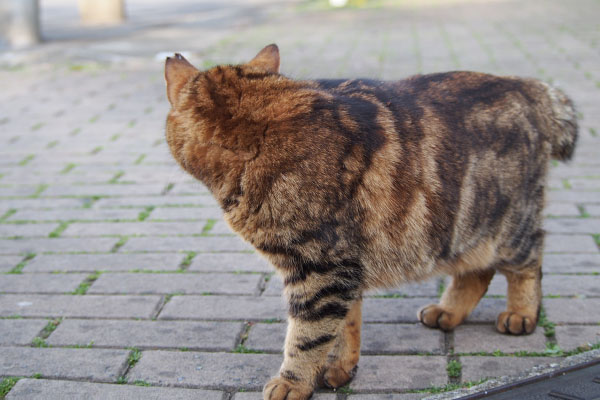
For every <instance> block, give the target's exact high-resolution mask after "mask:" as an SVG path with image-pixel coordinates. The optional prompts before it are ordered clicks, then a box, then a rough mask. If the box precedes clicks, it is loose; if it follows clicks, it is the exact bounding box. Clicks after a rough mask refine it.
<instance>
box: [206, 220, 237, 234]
mask: <svg viewBox="0 0 600 400" xmlns="http://www.w3.org/2000/svg"><path fill="white" fill-rule="evenodd" d="M208 233H210V234H211V235H235V234H236V233H235V232H234V231H233V230H232V229H231V228H230V227H229V225H227V223H226V222H225V221H222V220H219V221H217V222H216V223H215V224H214V225H213V227H212V228H211V229H210V230H209V231H208Z"/></svg>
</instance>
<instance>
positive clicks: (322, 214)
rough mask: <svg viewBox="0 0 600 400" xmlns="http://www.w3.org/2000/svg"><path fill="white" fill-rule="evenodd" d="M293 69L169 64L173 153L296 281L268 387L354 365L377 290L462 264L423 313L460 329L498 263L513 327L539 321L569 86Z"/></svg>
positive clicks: (509, 328) (290, 395) (275, 61)
mask: <svg viewBox="0 0 600 400" xmlns="http://www.w3.org/2000/svg"><path fill="white" fill-rule="evenodd" d="M278 68H279V53H278V50H277V47H276V46H275V45H270V46H267V47H266V48H265V49H263V50H262V51H261V52H260V53H259V54H258V55H257V56H256V57H255V58H254V59H253V60H252V61H250V62H249V63H248V64H244V65H237V66H218V67H215V68H212V69H210V70H208V71H204V72H200V71H197V70H195V69H193V68H190V65H189V63H187V61H185V60H184V59H183V58H182V57H181V56H178V55H177V56H176V57H175V58H172V59H168V60H167V64H166V70H165V77H166V79H167V93H168V97H169V101H170V102H171V105H172V108H171V111H170V112H169V116H168V118H167V141H168V143H169V146H170V148H171V152H172V154H173V156H174V157H175V159H176V160H177V161H178V162H179V163H180V165H181V166H182V167H183V168H184V169H185V170H187V171H188V172H190V173H191V174H192V175H194V176H195V177H196V178H198V179H200V180H201V181H203V182H204V183H205V184H206V185H207V187H208V188H209V189H210V190H211V191H212V193H213V195H214V196H215V198H216V199H217V200H218V202H219V203H220V205H221V206H222V208H223V210H224V212H225V219H226V221H227V222H228V223H229V224H230V225H231V227H232V228H233V229H234V230H235V231H236V232H237V233H239V234H240V235H241V236H242V237H243V238H244V239H245V240H247V241H249V242H250V243H251V244H252V245H254V247H256V248H257V249H258V251H259V252H260V253H262V254H263V255H264V256H265V257H267V258H268V259H269V260H270V261H271V263H272V264H273V265H274V266H275V268H276V269H277V271H278V272H279V273H280V274H281V275H282V277H283V279H284V283H285V291H284V292H285V295H286V297H287V299H288V303H289V324H288V333H287V337H286V344H285V358H284V362H283V365H282V367H281V371H280V376H279V377H277V378H275V379H273V380H272V381H270V382H269V383H268V384H267V385H266V386H265V390H264V397H265V399H272V400H279V399H284V398H287V399H306V398H308V397H309V396H310V393H311V392H312V390H313V387H314V385H315V384H316V383H317V381H318V380H319V378H321V382H323V383H325V384H327V385H330V386H333V387H339V386H341V385H343V384H345V383H346V382H347V381H348V380H349V379H351V378H352V375H353V373H354V372H353V371H354V370H355V367H356V364H357V362H358V353H359V348H360V322H361V316H360V305H361V301H360V299H361V296H362V293H363V291H365V290H367V289H371V288H375V287H382V286H393V285H397V284H401V283H405V282H410V281H414V280H418V279H425V278H429V277H432V276H435V275H439V274H450V275H452V276H453V280H452V284H451V285H449V287H448V288H447V289H446V292H445V293H444V295H443V297H442V299H441V302H440V304H438V305H433V306H428V307H426V308H424V309H423V310H422V311H421V312H420V313H419V318H420V319H421V320H422V322H423V323H424V324H426V325H428V326H431V327H439V328H442V329H452V328H454V327H455V326H456V325H458V324H459V323H460V322H462V321H463V320H464V318H466V316H467V315H468V314H469V313H470V312H471V311H472V310H473V308H474V307H475V306H476V305H477V302H478V301H479V299H480V298H481V297H482V296H483V295H484V293H485V291H486V289H487V285H488V284H489V281H490V280H491V278H492V276H493V275H494V272H495V271H497V270H498V271H500V272H502V273H504V274H505V275H506V276H507V279H508V282H509V289H508V301H507V311H506V312H504V313H502V314H500V315H499V317H498V323H497V328H498V330H499V331H500V332H507V333H513V334H521V333H530V332H531V331H533V329H534V328H535V325H536V323H537V312H538V310H539V304H540V297H541V291H540V279H541V260H542V245H543V237H544V233H543V231H542V229H541V223H542V214H541V213H542V208H543V204H544V185H545V179H546V174H547V165H548V160H549V158H550V157H551V156H552V157H555V158H558V159H568V158H569V157H570V156H571V154H572V152H573V148H574V145H575V140H576V134H577V124H576V121H575V117H574V115H575V113H574V109H573V107H572V104H571V102H570V100H569V99H568V98H567V97H566V96H565V95H564V94H563V93H562V92H560V91H558V90H557V89H554V88H551V87H550V86H548V85H546V84H544V83H541V82H539V81H536V80H532V79H521V78H514V77H496V76H492V75H486V74H481V73H476V72H449V73H440V74H432V75H418V76H414V77H411V78H408V79H406V80H403V81H399V82H379V81H371V80H320V81H295V80H292V79H289V78H287V77H285V76H283V75H280V74H279V73H278ZM286 396H287V397H286Z"/></svg>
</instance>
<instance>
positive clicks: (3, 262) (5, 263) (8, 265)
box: [0, 256, 23, 272]
mask: <svg viewBox="0 0 600 400" xmlns="http://www.w3.org/2000/svg"><path fill="white" fill-rule="evenodd" d="M22 259H23V257H19V256H0V272H8V271H10V270H11V269H13V268H14V267H16V266H17V264H18V263H20V262H21V260H22Z"/></svg>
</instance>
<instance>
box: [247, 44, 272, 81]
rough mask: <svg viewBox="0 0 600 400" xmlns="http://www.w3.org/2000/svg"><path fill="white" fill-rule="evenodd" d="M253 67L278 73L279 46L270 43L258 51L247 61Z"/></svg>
mask: <svg viewBox="0 0 600 400" xmlns="http://www.w3.org/2000/svg"><path fill="white" fill-rule="evenodd" d="M248 65H251V66H253V67H257V68H260V69H264V70H265V71H267V72H272V73H274V74H277V73H279V47H277V45H276V44H270V45H268V46H267V47H265V48H264V49H262V50H261V51H259V52H258V54H257V55H256V57H254V58H253V59H252V61H250V62H249V63H248Z"/></svg>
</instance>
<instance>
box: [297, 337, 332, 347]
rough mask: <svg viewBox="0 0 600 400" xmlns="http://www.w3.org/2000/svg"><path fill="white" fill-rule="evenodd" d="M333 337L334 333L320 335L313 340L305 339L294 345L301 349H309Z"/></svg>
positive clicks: (329, 340)
mask: <svg viewBox="0 0 600 400" xmlns="http://www.w3.org/2000/svg"><path fill="white" fill-rule="evenodd" d="M333 339H335V335H321V336H319V337H318V338H316V339H313V340H305V341H304V342H302V343H301V344H298V345H296V347H297V348H298V349H299V350H301V351H309V350H312V349H314V348H315V347H319V346H321V345H323V344H325V343H329V342H331V341H332V340H333Z"/></svg>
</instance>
